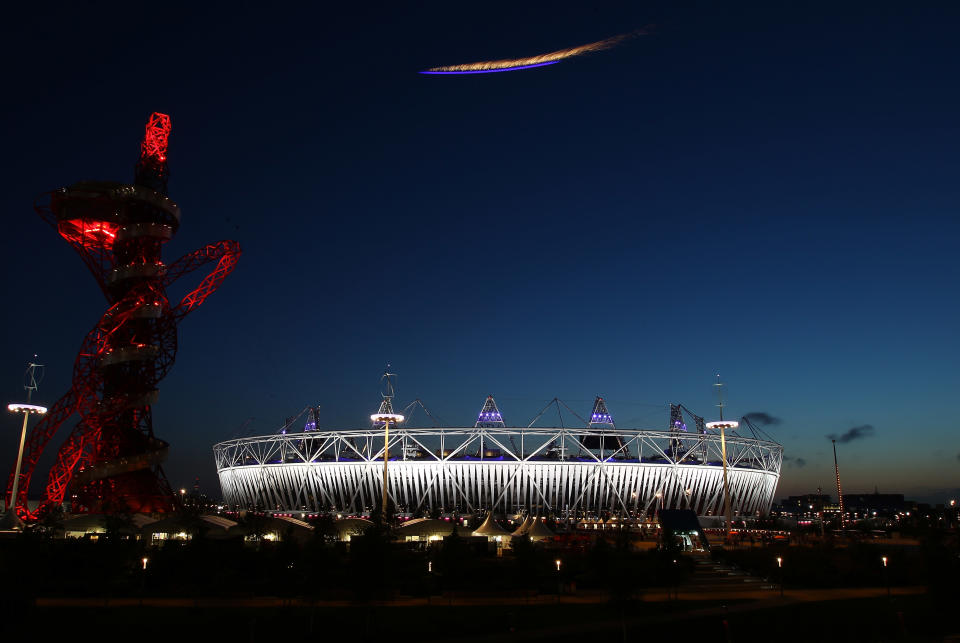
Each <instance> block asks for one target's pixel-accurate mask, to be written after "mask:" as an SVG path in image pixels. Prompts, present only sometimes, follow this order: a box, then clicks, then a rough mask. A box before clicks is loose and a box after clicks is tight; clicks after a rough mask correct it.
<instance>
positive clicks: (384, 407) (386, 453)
mask: <svg viewBox="0 0 960 643" xmlns="http://www.w3.org/2000/svg"><path fill="white" fill-rule="evenodd" d="M388 367H389V365H388ZM383 377H384V379H386V380H387V392H386V393H385V394H383V401H382V402H380V410H378V411H377V412H376V413H374V414H373V415H371V416H370V420H371V421H372V422H374V423H375V424H376V423H380V422H383V506H382V508H381V510H380V511H381V516H382V517H383V524H384V525H386V524H387V498H388V495H387V493H388V484H387V481H388V478H387V463H388V462H389V461H390V423H391V422H393V423H394V424H399V423H401V422H403V415H401V414H400V413H394V412H393V401H392V400H393V384H392V383H391V382H390V378H391V377H393V373H384V374H383Z"/></svg>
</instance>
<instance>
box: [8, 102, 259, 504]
mask: <svg viewBox="0 0 960 643" xmlns="http://www.w3.org/2000/svg"><path fill="white" fill-rule="evenodd" d="M169 134H170V118H169V117H168V116H166V115H164V114H156V113H155V114H152V115H151V116H150V120H149V122H148V123H147V128H146V134H145V136H144V140H143V144H142V145H141V155H140V161H139V162H138V163H137V174H136V183H135V184H134V185H120V184H117V183H106V182H81V183H77V184H75V185H72V186H70V187H68V188H61V189H59V190H56V191H55V192H53V193H51V195H50V201H49V203H43V204H39V205H38V207H37V212H38V213H39V214H40V216H41V217H42V218H43V219H44V220H45V221H47V222H48V223H49V224H51V225H52V226H53V227H55V228H56V229H57V231H58V232H59V233H60V235H61V236H62V237H63V238H64V239H65V240H66V241H67V242H69V243H70V245H71V246H73V248H74V250H76V251H77V253H78V254H79V255H80V257H81V258H82V259H83V261H84V263H85V264H86V265H87V268H89V269H90V272H91V273H92V274H93V276H94V277H95V278H96V280H97V282H98V284H99V285H100V288H101V289H102V290H103V292H104V294H105V295H106V298H107V301H108V303H109V304H110V305H109V307H108V309H107V311H106V312H105V313H104V314H103V316H102V317H101V318H100V320H99V321H98V322H97V324H96V325H95V326H94V327H93V328H92V329H91V330H90V332H88V333H87V335H86V337H85V338H84V340H83V343H82V344H81V347H80V351H79V353H78V354H77V358H76V361H75V363H74V369H73V382H72V386H71V388H70V390H69V391H67V393H66V394H65V395H64V396H63V397H61V398H60V399H59V400H58V401H57V402H56V403H55V404H54V405H53V406H52V407H51V409H50V411H49V412H48V413H47V414H46V415H45V416H44V417H43V419H42V420H41V421H40V422H39V423H37V425H36V426H34V428H33V430H32V431H31V432H30V434H29V436H28V438H27V441H26V445H25V448H24V457H23V466H22V468H21V474H20V483H19V488H18V493H17V497H16V498H10V494H11V492H12V486H13V474H12V473H11V475H10V477H9V480H8V483H7V490H6V496H7V503H8V506H10V503H11V502H13V503H15V506H16V511H17V515H19V516H20V517H21V519H24V520H31V519H36V518H37V517H38V515H40V514H41V513H42V512H44V511H46V510H47V509H49V508H50V507H52V506H54V505H57V504H60V503H62V502H63V501H64V500H65V499H66V498H67V497H68V494H69V499H70V502H71V505H72V507H71V508H72V510H73V511H75V512H83V511H88V512H105V511H111V510H123V511H131V512H156V511H161V512H162V511H169V510H171V509H172V508H173V507H174V502H175V499H174V494H173V493H172V492H171V490H170V486H169V484H168V483H167V480H166V477H165V475H164V474H163V470H162V468H161V466H160V463H161V462H162V461H163V459H164V457H165V456H166V452H167V443H166V442H164V441H162V440H159V439H157V438H156V437H154V435H153V422H152V412H151V406H152V404H153V402H154V400H155V398H156V393H157V390H156V388H157V384H158V383H159V381H160V380H161V379H163V377H164V376H165V375H166V374H167V372H168V371H169V370H170V368H171V366H172V365H173V361H174V358H175V356H176V352H177V324H178V323H179V322H180V320H182V319H183V318H184V317H185V316H186V315H187V314H189V313H190V312H192V311H193V310H195V309H196V308H197V307H198V306H200V305H201V304H202V303H203V302H204V300H206V298H207V297H208V296H210V295H211V294H212V293H213V292H214V291H215V290H216V289H217V287H219V285H220V284H221V283H222V282H223V280H224V279H225V278H226V276H227V275H229V274H230V272H232V271H233V269H234V267H235V266H236V264H237V261H238V259H239V258H240V246H239V244H238V243H237V242H236V241H220V242H218V243H214V244H210V245H208V246H205V247H203V248H201V249H199V250H197V251H196V252H193V253H190V254H188V255H185V256H183V257H181V258H180V259H177V260H176V261H174V262H173V263H172V264H171V265H170V266H165V265H164V263H163V261H162V258H161V250H162V246H163V244H164V243H165V242H166V241H168V240H169V239H170V238H172V237H173V235H174V234H175V233H176V230H177V228H178V227H179V224H180V210H179V208H178V207H177V206H176V204H175V203H173V201H171V200H170V199H169V198H167V196H166V194H165V191H166V176H167V167H166V150H167V143H168V139H169ZM210 263H214V264H215V265H214V268H213V270H212V271H211V272H210V273H209V274H207V275H206V276H205V277H203V279H202V280H201V281H200V283H199V285H197V286H196V287H195V288H194V289H193V290H191V291H190V292H188V293H187V294H186V295H185V296H184V297H183V298H182V299H181V300H180V301H178V302H176V303H171V302H170V300H169V299H168V298H167V293H166V288H167V287H168V286H170V285H172V284H173V283H174V282H176V281H177V280H178V279H180V278H181V277H183V276H185V275H187V274H189V273H192V272H194V271H196V270H199V269H200V268H202V267H204V266H206V265H207V264H210ZM74 414H77V415H79V416H80V420H79V422H78V423H77V424H76V426H75V427H74V429H73V430H72V431H71V433H70V434H69V436H68V437H67V439H66V441H65V442H64V443H63V445H61V447H60V448H59V450H58V451H57V454H56V460H55V462H54V464H53V466H52V468H51V469H50V473H49V476H48V479H47V485H46V493H45V497H44V499H43V501H42V503H41V505H40V507H39V508H38V510H37V511H34V512H31V511H29V510H28V509H27V491H28V489H29V485H30V479H31V477H32V475H33V473H34V471H35V469H36V467H37V463H38V461H39V459H40V455H41V453H43V451H44V450H45V449H46V448H47V446H48V445H49V443H50V442H51V440H52V438H53V437H54V434H55V433H56V432H57V429H58V428H59V427H60V426H61V425H62V424H63V423H64V422H66V421H67V420H68V419H69V418H70V417H71V416H72V415H74Z"/></svg>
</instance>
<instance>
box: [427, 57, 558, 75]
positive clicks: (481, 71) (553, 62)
mask: <svg viewBox="0 0 960 643" xmlns="http://www.w3.org/2000/svg"><path fill="white" fill-rule="evenodd" d="M558 62H560V61H559V60H551V61H548V62H545V63H536V64H534V65H518V66H516V67H504V68H502V69H472V70H470V71H429V70H426V71H421V72H419V73H421V74H427V75H438V74H444V75H450V74H495V73H497V72H498V71H518V70H520V69H533V68H534V67H546V66H547V65H556V64H557V63H558Z"/></svg>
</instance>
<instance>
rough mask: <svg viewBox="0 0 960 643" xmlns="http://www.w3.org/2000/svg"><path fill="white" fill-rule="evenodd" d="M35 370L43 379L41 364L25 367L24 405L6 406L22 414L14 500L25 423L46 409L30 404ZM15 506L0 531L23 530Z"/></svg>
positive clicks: (13, 505)
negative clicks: (25, 393) (25, 399)
mask: <svg viewBox="0 0 960 643" xmlns="http://www.w3.org/2000/svg"><path fill="white" fill-rule="evenodd" d="M33 359H37V356H36V355H34V356H33ZM37 369H39V373H40V379H43V364H37V363H35V362H30V363H29V364H28V365H27V372H26V374H25V375H24V384H23V388H24V389H25V390H26V391H27V401H26V403H16V402H14V403H12V404H8V405H7V410H8V411H11V412H13V413H22V414H23V426H22V427H21V428H20V449H19V450H18V451H17V466H16V468H15V469H14V471H13V493H12V494H11V495H10V498H12V499H14V500H15V499H16V497H17V488H18V487H19V485H20V466H21V465H22V464H23V445H24V443H25V442H26V439H27V422H28V421H29V420H30V416H31V415H32V414H34V413H36V414H37V415H43V414H44V413H46V412H47V407H45V406H40V405H38V404H31V403H30V399H31V397H33V392H34V391H36V390H37V373H38V370H37ZM15 504H16V503H15V502H14V501H11V502H10V503H9V504H8V505H7V513H6V515H5V516H4V517H3V520H2V521H0V529H23V521H22V520H20V518H19V517H18V516H17V512H16V508H15Z"/></svg>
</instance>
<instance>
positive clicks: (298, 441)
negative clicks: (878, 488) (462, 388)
mask: <svg viewBox="0 0 960 643" xmlns="http://www.w3.org/2000/svg"><path fill="white" fill-rule="evenodd" d="M726 443H727V465H728V469H729V473H730V486H731V495H732V498H733V500H732V502H733V504H734V510H735V511H736V512H737V513H740V514H752V513H755V512H766V511H767V510H769V507H770V504H771V502H772V500H773V494H774V491H775V489H776V485H777V481H778V480H779V477H780V469H781V465H782V459H783V448H782V447H781V446H780V445H779V444H777V443H775V442H771V441H765V440H759V439H754V438H745V437H739V436H731V437H728V438H727V439H726ZM585 445H590V448H588V447H587V446H585ZM383 447H384V444H383V432H382V430H380V429H377V428H372V429H357V430H343V431H323V430H318V431H311V432H308V433H297V434H287V435H271V436H263V437H253V438H242V439H235V440H229V441H226V442H221V443H220V444H217V445H215V446H214V454H215V458H216V465H217V470H218V472H219V475H220V481H221V486H222V488H223V492H224V498H225V500H226V502H227V503H228V504H230V505H234V506H239V507H259V508H263V509H268V510H269V509H274V510H307V511H320V510H324V509H335V510H338V511H347V512H355V513H362V512H364V511H367V510H370V509H371V508H373V507H376V506H378V503H379V499H380V497H381V494H382V492H381V491H380V488H381V485H382V483H383V472H382V465H383ZM389 447H390V449H389V453H390V464H389V468H388V469H389V474H388V477H389V480H388V482H389V488H390V492H389V493H390V499H391V501H392V502H393V504H394V506H395V507H396V508H397V510H398V511H409V512H414V513H416V512H420V511H424V510H431V511H432V510H435V509H438V508H439V509H441V510H454V509H456V510H459V511H469V512H472V511H478V510H484V509H492V510H495V511H501V512H504V513H510V512H515V511H516V512H519V511H524V510H526V511H538V512H553V513H556V514H563V513H564V512H567V513H568V515H577V514H579V513H584V514H598V513H600V512H605V511H607V512H612V513H618V514H631V515H641V514H644V515H645V514H647V513H648V512H650V511H651V510H652V509H656V508H692V509H694V510H696V511H697V512H698V513H701V514H709V513H714V514H716V513H719V512H720V511H721V505H722V500H723V491H722V466H721V465H722V463H721V455H720V437H719V436H718V435H714V434H712V433H686V432H681V431H649V430H638V429H623V428H615V429H612V428H609V429H598V428H596V427H592V428H546V427H525V428H511V427H481V426H478V427H470V428H434V429H426V428H403V427H401V428H395V429H392V430H391V433H390V444H389ZM655 505H656V506H655Z"/></svg>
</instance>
